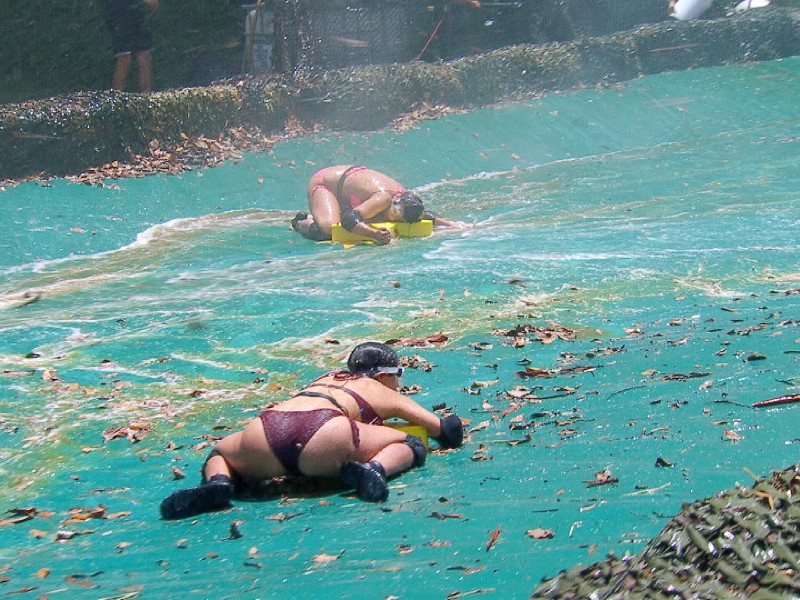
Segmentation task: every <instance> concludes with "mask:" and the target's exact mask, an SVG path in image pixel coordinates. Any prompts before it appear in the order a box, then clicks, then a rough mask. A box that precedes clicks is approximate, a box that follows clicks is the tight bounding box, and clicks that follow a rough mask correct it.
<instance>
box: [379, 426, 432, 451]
mask: <svg viewBox="0 0 800 600" xmlns="http://www.w3.org/2000/svg"><path fill="white" fill-rule="evenodd" d="M386 425H388V426H389V427H392V428H394V429H399V430H400V431H405V432H406V433H407V434H408V435H415V436H417V437H418V438H419V439H421V440H422V443H423V444H425V449H426V450H427V449H428V430H427V429H425V428H424V427H423V426H422V425H412V424H411V423H405V422H401V423H386Z"/></svg>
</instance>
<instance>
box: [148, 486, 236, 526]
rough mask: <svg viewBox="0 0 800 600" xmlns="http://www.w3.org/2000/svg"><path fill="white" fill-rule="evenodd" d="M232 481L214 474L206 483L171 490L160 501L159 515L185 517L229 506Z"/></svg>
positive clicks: (231, 497) (171, 517)
mask: <svg viewBox="0 0 800 600" xmlns="http://www.w3.org/2000/svg"><path fill="white" fill-rule="evenodd" d="M233 492H234V489H233V483H232V482H231V480H230V479H229V478H228V477H225V476H224V475H215V476H214V477H212V478H211V479H210V480H209V481H208V482H207V483H204V484H203V485H201V486H199V487H195V488H189V489H186V490H178V491H177V492H173V493H172V494H170V495H169V496H167V497H166V498H164V500H163V501H162V502H161V516H162V517H164V518H165V519H170V520H171V519H185V518H186V517H193V516H195V515H199V514H200V513H204V512H211V511H213V510H219V509H221V508H226V507H228V506H230V503H231V500H232V499H233Z"/></svg>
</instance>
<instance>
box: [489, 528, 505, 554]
mask: <svg viewBox="0 0 800 600" xmlns="http://www.w3.org/2000/svg"><path fill="white" fill-rule="evenodd" d="M501 531H502V528H501V527H500V525H498V526H497V529H495V530H494V531H492V534H491V535H490V536H489V541H488V542H486V551H487V552H488V551H489V550H491V549H492V548H494V545H495V544H496V543H497V540H498V539H500V533H501Z"/></svg>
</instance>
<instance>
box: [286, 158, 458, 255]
mask: <svg viewBox="0 0 800 600" xmlns="http://www.w3.org/2000/svg"><path fill="white" fill-rule="evenodd" d="M306 193H307V195H308V208H309V210H310V211H311V215H309V214H308V213H305V212H299V213H297V214H296V215H295V217H294V219H292V229H294V230H295V231H297V232H298V233H300V235H302V236H303V237H306V238H308V239H311V240H316V241H323V240H329V239H331V226H333V225H335V224H336V223H341V224H342V227H344V228H345V229H347V230H348V231H352V232H353V233H357V234H359V235H363V236H366V237H369V238H371V239H373V240H375V241H376V242H378V243H380V244H388V243H389V241H390V240H391V239H392V235H391V232H390V231H389V230H388V229H383V228H381V229H375V228H373V227H370V226H369V223H381V222H387V221H389V222H407V223H416V222H417V221H419V220H421V219H430V220H431V221H433V224H434V226H439V227H462V226H464V224H463V223H457V222H455V221H450V220H448V219H443V218H442V217H439V216H437V215H435V214H433V213H432V212H430V211H427V210H425V207H424V206H423V204H422V200H420V199H419V197H418V196H417V195H416V194H415V193H414V192H409V191H408V190H406V188H404V187H403V186H402V185H401V184H400V183H398V182H397V181H395V180H394V179H392V178H391V177H389V176H388V175H384V174H383V173H380V172H379V171H373V170H372V169H368V168H367V167H363V166H359V165H338V166H335V167H327V168H325V169H321V170H320V171H317V172H316V173H314V175H313V176H312V177H311V179H310V180H309V182H308V187H307V189H306Z"/></svg>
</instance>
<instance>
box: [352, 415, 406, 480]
mask: <svg viewBox="0 0 800 600" xmlns="http://www.w3.org/2000/svg"><path fill="white" fill-rule="evenodd" d="M356 425H357V427H358V434H359V438H360V440H361V443H360V444H359V448H358V455H357V458H356V459H355V460H357V461H359V462H369V461H376V462H378V463H380V465H381V466H382V467H383V469H384V470H385V472H386V476H387V477H394V476H395V475H397V474H399V473H402V472H403V471H407V470H408V469H410V468H411V467H412V466H413V465H414V462H415V458H414V452H413V451H412V448H411V446H409V444H408V443H407V440H408V434H406V433H405V432H403V431H400V430H398V429H394V428H392V427H384V426H383V425H366V424H364V423H356Z"/></svg>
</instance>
